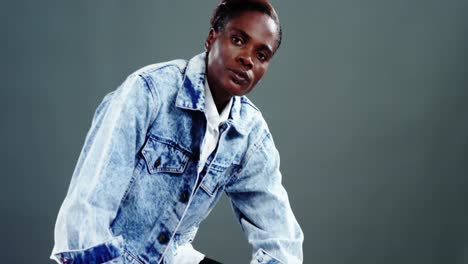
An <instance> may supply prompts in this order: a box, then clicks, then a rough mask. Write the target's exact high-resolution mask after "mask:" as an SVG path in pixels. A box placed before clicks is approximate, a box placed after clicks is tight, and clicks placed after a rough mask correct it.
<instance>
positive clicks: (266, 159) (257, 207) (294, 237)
mask: <svg viewBox="0 0 468 264" xmlns="http://www.w3.org/2000/svg"><path fill="white" fill-rule="evenodd" d="M225 191H226V194H227V195H228V196H229V198H230V199H231V203H232V207H233V210H234V213H235V215H236V217H237V219H238V221H239V223H240V225H241V227H242V229H243V231H244V233H245V234H246V236H247V240H248V241H249V243H250V244H251V245H252V247H253V256H252V260H251V264H253V263H271V264H274V263H288V264H289V263H302V260H303V253H302V243H303V240H304V235H303V232H302V230H301V228H300V226H299V224H298V222H297V220H296V218H295V217H294V214H293V212H292V210H291V207H290V204H289V200H288V196H287V193H286V190H285V189H284V187H283V186H282V184H281V173H280V170H279V153H278V151H277V149H276V147H275V146H274V143H273V139H272V138H271V134H270V133H269V132H268V133H267V134H266V135H265V136H264V137H263V138H262V139H261V140H260V142H259V143H257V144H255V145H254V146H253V148H252V150H250V151H249V152H248V153H247V155H246V157H245V166H244V167H242V168H241V170H240V172H239V173H238V174H237V175H234V176H233V178H232V179H231V180H230V181H229V182H228V183H227V185H226V187H225Z"/></svg>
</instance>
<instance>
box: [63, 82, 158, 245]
mask: <svg viewBox="0 0 468 264" xmlns="http://www.w3.org/2000/svg"><path fill="white" fill-rule="evenodd" d="M153 92H154V91H153V90H151V89H150V86H148V84H147V83H146V82H145V80H144V79H143V78H142V77H141V76H139V75H136V74H133V75H130V76H129V77H128V78H127V79H126V80H125V82H124V83H123V84H122V85H121V86H120V87H119V88H118V89H116V90H115V91H113V92H111V93H109V94H108V95H106V96H105V98H104V99H103V101H102V102H101V104H100V105H99V106H98V108H97V109H96V112H95V114H94V117H93V121H92V124H91V128H90V130H89V132H88V134H87V136H86V139H85V142H84V146H83V148H82V151H81V153H80V157H79V159H78V163H77V165H76V167H75V171H74V173H73V177H72V180H71V182H70V187H69V189H68V194H67V197H66V200H65V202H64V205H63V206H62V209H61V212H60V213H59V218H58V221H57V225H56V242H57V243H59V245H67V244H69V243H76V242H68V241H62V240H63V239H67V237H66V236H63V234H67V233H69V232H71V231H69V230H68V229H69V227H70V226H75V227H74V228H75V229H77V232H80V234H81V235H83V236H84V235H85V233H89V234H94V235H92V236H91V235H89V239H90V241H88V240H84V241H87V242H86V243H87V244H93V243H98V242H102V241H103V240H105V239H108V238H109V234H108V232H109V231H108V226H109V223H110V221H111V220H112V219H113V218H114V216H115V214H116V212H117V209H118V206H119V203H120V200H121V198H122V196H123V194H124V192H125V191H126V189H127V187H128V184H129V182H130V180H131V177H132V176H133V171H134V169H135V167H136V163H137V156H136V154H137V153H138V151H139V149H140V148H141V146H142V145H143V144H144V141H145V138H146V132H147V130H148V127H149V126H150V125H151V123H152V121H153V120H154V118H155V115H156V113H157V109H156V108H157V105H159V104H157V103H156V99H155V98H156V97H155V96H154V94H153ZM83 215H85V216H87V218H86V219H87V222H86V223H83V221H80V219H81V218H83ZM90 216H94V217H90ZM91 238H92V239H91ZM70 239H71V238H70ZM72 245H73V244H72ZM85 246H87V245H74V247H76V248H80V247H85Z"/></svg>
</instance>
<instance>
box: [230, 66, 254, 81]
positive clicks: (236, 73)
mask: <svg viewBox="0 0 468 264" xmlns="http://www.w3.org/2000/svg"><path fill="white" fill-rule="evenodd" d="M229 71H230V72H231V73H232V77H233V78H234V80H235V81H236V82H238V83H249V82H250V78H249V75H248V74H247V73H246V72H245V71H240V70H236V69H229Z"/></svg>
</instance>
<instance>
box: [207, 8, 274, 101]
mask: <svg viewBox="0 0 468 264" xmlns="http://www.w3.org/2000/svg"><path fill="white" fill-rule="evenodd" d="M277 39H278V28H277V25H276V23H275V22H274V20H273V19H272V18H271V17H269V16H268V15H266V14H263V13H261V12H258V11H245V12H243V13H241V14H240V15H238V16H236V17H234V18H232V19H231V20H230V21H229V22H228V23H227V24H226V26H225V28H224V30H222V31H219V32H215V31H214V30H213V29H212V30H211V31H210V33H209V35H208V38H207V40H206V45H205V46H206V48H207V50H208V62H207V67H208V69H207V75H208V83H209V85H210V87H211V88H212V89H215V90H216V92H217V93H219V94H224V95H225V96H234V95H237V96H240V95H245V94H247V93H248V92H250V91H251V90H252V89H253V88H254V87H255V85H256V84H257V82H258V81H259V80H260V79H261V78H262V76H263V74H265V72H266V70H267V69H268V65H269V63H270V59H271V58H272V56H273V54H274V51H275V49H276V43H277Z"/></svg>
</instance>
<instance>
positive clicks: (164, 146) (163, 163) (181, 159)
mask: <svg viewBox="0 0 468 264" xmlns="http://www.w3.org/2000/svg"><path fill="white" fill-rule="evenodd" d="M141 153H142V154H143V157H144V158H145V161H146V165H147V167H148V171H149V173H152V174H153V173H158V172H170V173H183V172H184V170H185V167H186V166H187V163H188V160H189V154H188V153H186V151H184V150H182V149H181V148H178V147H177V146H176V145H175V144H174V143H173V142H172V141H170V140H168V139H162V138H156V137H150V138H148V141H147V142H146V144H145V147H144V148H143V150H142V151H141Z"/></svg>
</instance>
